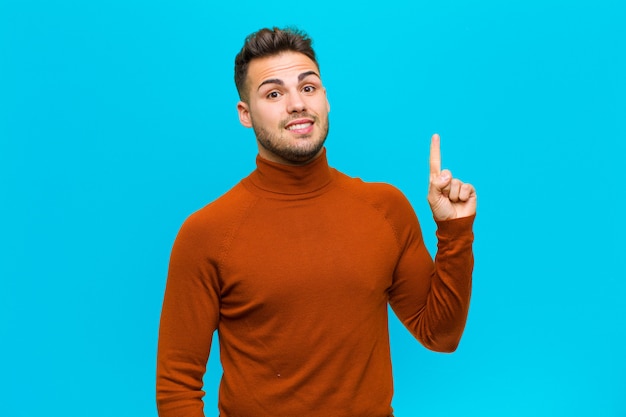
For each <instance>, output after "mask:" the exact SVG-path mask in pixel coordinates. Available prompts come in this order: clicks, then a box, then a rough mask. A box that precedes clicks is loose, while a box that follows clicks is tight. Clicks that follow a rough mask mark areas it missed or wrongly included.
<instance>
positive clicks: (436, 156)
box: [430, 133, 441, 175]
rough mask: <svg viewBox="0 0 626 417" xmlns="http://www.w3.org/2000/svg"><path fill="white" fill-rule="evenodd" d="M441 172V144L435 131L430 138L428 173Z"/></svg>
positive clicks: (435, 173) (437, 173)
mask: <svg viewBox="0 0 626 417" xmlns="http://www.w3.org/2000/svg"><path fill="white" fill-rule="evenodd" d="M440 173H441V145H440V139H439V135H438V134H437V133H435V134H434V135H433V137H432V138H431V139H430V174H431V175H439V174H440Z"/></svg>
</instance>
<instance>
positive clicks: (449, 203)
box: [428, 133, 476, 220]
mask: <svg viewBox="0 0 626 417" xmlns="http://www.w3.org/2000/svg"><path fill="white" fill-rule="evenodd" d="M428 204H430V209H431V210H432V212H433V216H434V217H435V220H452V219H458V218H461V217H468V216H471V215H473V214H475V213H476V190H475V189H474V187H473V186H472V185H470V184H466V183H463V182H461V181H460V180H458V179H456V178H452V173H451V172H450V171H448V170H447V169H444V170H443V171H442V170H441V146H440V140H439V135H438V134H436V133H435V134H434V135H433V137H432V139H431V142H430V183H429V186H428Z"/></svg>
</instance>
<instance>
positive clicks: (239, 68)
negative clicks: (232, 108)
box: [235, 27, 319, 101]
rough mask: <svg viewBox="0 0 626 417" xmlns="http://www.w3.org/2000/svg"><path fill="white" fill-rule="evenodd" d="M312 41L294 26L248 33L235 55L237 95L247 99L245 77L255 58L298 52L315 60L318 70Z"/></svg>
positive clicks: (244, 99)
mask: <svg viewBox="0 0 626 417" xmlns="http://www.w3.org/2000/svg"><path fill="white" fill-rule="evenodd" d="M312 43H313V40H312V39H311V38H310V37H309V36H308V35H307V34H306V33H305V32H303V31H301V30H299V29H296V28H285V29H279V28H277V27H274V28H272V29H268V28H263V29H261V30H259V31H257V32H254V33H252V34H250V35H248V37H247V38H246V40H245V41H244V44H243V48H241V51H239V53H238V54H237V56H236V57H235V86H237V92H238V93H239V97H240V98H241V99H242V100H243V101H247V100H248V92H247V91H246V77H247V75H248V66H249V65H250V62H251V61H252V60H253V59H255V58H263V57H267V56H272V55H278V54H279V53H281V52H286V51H292V52H299V53H301V54H304V55H306V56H307V57H309V58H310V59H311V60H312V61H313V62H315V65H316V66H317V68H318V70H319V64H318V63H317V59H316V58H315V51H314V50H313V48H312V46H311V45H312Z"/></svg>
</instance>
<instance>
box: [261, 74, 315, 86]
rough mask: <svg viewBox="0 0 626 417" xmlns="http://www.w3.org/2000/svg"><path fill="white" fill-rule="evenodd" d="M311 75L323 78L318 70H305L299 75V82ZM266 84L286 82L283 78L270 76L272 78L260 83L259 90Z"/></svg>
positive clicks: (283, 83) (282, 83)
mask: <svg viewBox="0 0 626 417" xmlns="http://www.w3.org/2000/svg"><path fill="white" fill-rule="evenodd" d="M309 75H315V76H316V77H317V78H320V79H321V77H320V76H319V74H318V73H317V72H315V71H306V72H303V73H302V74H300V75H298V82H300V81H302V80H304V79H305V78H306V77H308V76H309ZM265 84H278V85H285V82H284V81H283V80H281V79H280V78H270V79H267V80H264V81H263V82H262V83H261V84H259V88H257V90H259V89H260V88H261V87H263V86H264V85H265Z"/></svg>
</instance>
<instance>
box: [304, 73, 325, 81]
mask: <svg viewBox="0 0 626 417" xmlns="http://www.w3.org/2000/svg"><path fill="white" fill-rule="evenodd" d="M309 75H315V76H316V77H317V78H319V79H321V77H320V75H319V74H318V73H317V72H315V71H307V72H303V73H302V74H300V75H298V81H302V80H304V79H305V78H306V77H308V76H309Z"/></svg>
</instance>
